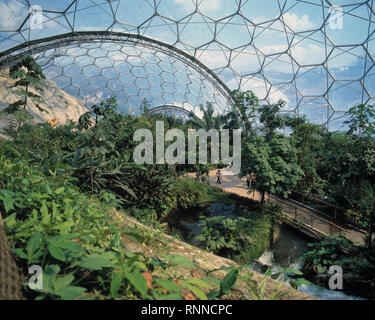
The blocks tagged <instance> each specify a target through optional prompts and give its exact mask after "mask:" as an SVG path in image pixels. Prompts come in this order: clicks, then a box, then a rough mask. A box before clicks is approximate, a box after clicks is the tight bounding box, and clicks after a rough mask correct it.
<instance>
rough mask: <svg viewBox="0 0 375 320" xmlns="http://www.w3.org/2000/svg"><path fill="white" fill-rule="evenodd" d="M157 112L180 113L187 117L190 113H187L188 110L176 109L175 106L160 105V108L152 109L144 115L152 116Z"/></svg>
mask: <svg viewBox="0 0 375 320" xmlns="http://www.w3.org/2000/svg"><path fill="white" fill-rule="evenodd" d="M158 112H181V113H183V114H185V115H186V116H189V114H190V112H191V111H188V110H186V109H184V108H182V107H177V106H175V105H171V104H165V105H161V106H157V107H155V108H152V109H150V110H148V111H147V112H145V113H147V114H153V113H158Z"/></svg>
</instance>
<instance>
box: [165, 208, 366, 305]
mask: <svg viewBox="0 0 375 320" xmlns="http://www.w3.org/2000/svg"><path fill="white" fill-rule="evenodd" d="M243 210H247V209H246V207H245V206H243V205H241V204H240V203H224V202H220V201H215V202H210V203H202V204H200V205H199V206H198V207H196V208H189V209H186V210H176V211H172V212H171V213H170V214H169V215H168V216H167V217H166V218H165V219H164V222H167V223H168V225H169V227H170V228H172V229H173V230H174V231H175V232H177V233H178V234H179V235H180V236H181V239H182V240H183V241H186V242H188V243H190V244H192V245H194V246H197V247H200V248H204V244H203V243H202V242H200V241H198V240H196V239H194V237H195V236H197V235H199V234H200V233H201V231H202V226H200V224H199V222H200V221H201V219H202V218H201V217H202V216H203V217H207V218H209V217H216V216H225V217H231V218H236V217H238V216H241V213H242V211H243ZM311 241H312V239H309V238H307V237H306V236H305V235H303V234H301V233H300V232H298V231H295V230H293V229H292V228H291V227H289V226H287V225H282V226H281V227H280V229H279V231H278V233H277V237H275V240H274V243H273V244H272V245H271V247H270V248H268V249H267V250H266V251H265V252H264V253H263V254H262V255H261V256H260V257H259V258H258V259H256V260H255V261H249V262H247V264H249V265H252V268H253V269H254V270H255V271H258V272H261V273H264V272H265V271H266V270H267V269H268V268H270V269H271V270H272V271H273V272H277V271H278V270H280V269H281V268H293V269H297V270H301V269H302V261H301V257H302V255H303V254H304V252H306V250H308V243H309V242H311ZM298 289H299V290H301V291H304V292H307V293H309V294H311V295H313V296H316V297H318V298H319V299H322V300H361V298H359V297H354V296H351V295H348V294H345V293H344V292H342V291H335V290H329V289H326V288H323V287H320V286H315V285H313V286H306V285H302V286H300V287H299V288H298Z"/></svg>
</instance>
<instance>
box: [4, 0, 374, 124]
mask: <svg viewBox="0 0 375 320" xmlns="http://www.w3.org/2000/svg"><path fill="white" fill-rule="evenodd" d="M374 26H375V24H374V5H373V0H371V1H370V0H368V1H354V0H352V1H350V0H335V1H334V0H306V1H304V0H267V1H252V0H108V1H104V0H74V1H73V0H60V1H48V0H5V1H3V2H1V3H0V66H3V67H4V66H6V65H9V64H10V63H11V62H12V61H14V60H15V59H17V58H19V57H20V56H22V55H24V54H33V55H35V56H36V57H37V62H38V63H39V64H41V65H42V66H43V69H44V72H45V74H46V76H47V77H48V78H50V79H52V80H54V81H55V82H56V83H57V85H58V86H59V87H60V88H61V89H63V90H65V91H66V92H68V93H69V94H71V95H73V96H76V97H78V98H80V99H81V100H82V101H83V102H84V103H85V104H87V105H90V104H93V103H95V102H97V101H98V100H99V99H104V98H106V97H108V96H111V95H116V96H117V98H118V101H119V104H120V107H121V111H123V112H129V113H134V114H139V112H140V105H141V103H142V101H143V99H147V100H148V101H150V102H151V105H152V106H153V107H158V108H161V109H162V108H163V106H169V107H170V106H175V107H176V110H179V108H180V109H185V110H189V111H190V110H191V111H194V112H196V113H199V104H205V103H206V101H210V102H212V103H213V106H214V107H215V109H216V110H217V112H222V111H225V110H228V109H229V108H230V106H231V99H230V91H231V90H234V89H240V90H253V91H254V92H255V94H257V95H258V97H259V98H260V99H261V100H262V102H267V103H271V102H274V101H277V100H279V99H284V100H286V101H287V106H286V108H285V110H284V111H288V112H297V113H299V114H306V115H307V117H308V118H309V119H310V121H312V122H314V123H318V124H322V125H327V126H328V127H329V129H340V128H341V127H342V122H343V115H344V112H345V111H347V110H348V109H349V108H350V107H351V106H353V105H357V104H360V103H370V104H372V103H374V96H375V85H374V81H373V79H374V71H375V69H374V68H373V66H374V54H375V51H374V50H375V46H374V44H375V42H374V41H375V39H374ZM168 110H169V111H170V110H173V108H172V109H171V108H169V109H168Z"/></svg>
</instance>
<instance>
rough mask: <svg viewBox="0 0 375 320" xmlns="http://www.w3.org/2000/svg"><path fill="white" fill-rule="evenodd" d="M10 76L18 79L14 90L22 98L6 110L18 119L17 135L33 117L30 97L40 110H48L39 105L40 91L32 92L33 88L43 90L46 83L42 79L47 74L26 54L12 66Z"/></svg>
mask: <svg viewBox="0 0 375 320" xmlns="http://www.w3.org/2000/svg"><path fill="white" fill-rule="evenodd" d="M9 76H10V77H11V78H12V79H14V80H16V82H15V84H14V85H13V87H14V88H17V89H16V90H15V91H14V92H15V94H16V95H18V96H19V97H20V99H19V100H17V101H15V102H13V103H11V104H10V105H9V106H8V107H7V108H6V109H5V110H4V112H5V113H8V114H13V115H14V117H15V119H16V120H17V121H18V125H17V128H15V133H16V136H17V134H18V131H19V129H20V127H21V125H22V123H23V122H25V121H26V120H28V119H31V118H32V116H31V115H30V113H29V111H28V110H27V107H28V102H29V99H30V100H32V101H33V102H35V106H36V107H37V109H38V110H39V111H41V112H46V110H44V109H43V108H41V107H40V106H39V103H40V102H41V101H42V99H41V96H40V95H39V94H38V93H34V92H31V89H33V90H34V91H35V92H42V91H43V86H44V85H43V82H42V79H45V76H44V75H43V72H42V69H41V68H40V66H39V65H38V64H37V63H36V62H35V60H34V59H33V58H32V57H31V56H25V57H23V58H22V59H21V60H20V61H18V62H17V63H16V64H14V65H13V66H11V67H10V69H9Z"/></svg>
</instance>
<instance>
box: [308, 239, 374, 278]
mask: <svg viewBox="0 0 375 320" xmlns="http://www.w3.org/2000/svg"><path fill="white" fill-rule="evenodd" d="M309 246H310V250H309V251H307V252H306V253H305V254H304V255H303V257H302V259H303V261H304V268H305V269H306V270H308V272H311V271H313V272H315V273H317V274H319V273H327V272H328V269H329V268H330V267H331V266H334V265H338V266H341V267H342V268H343V269H344V270H345V272H347V273H349V272H352V273H355V274H357V275H359V274H361V273H364V272H366V270H367V268H368V267H369V262H368V261H367V259H366V257H365V256H363V255H362V254H360V253H359V254H355V255H354V254H351V255H350V256H349V255H346V254H344V253H343V252H342V250H341V248H345V249H347V250H352V249H354V245H353V244H352V243H351V242H350V241H349V240H347V239H346V238H345V237H343V236H339V237H333V236H331V237H328V238H327V239H326V240H322V241H319V242H316V243H311V244H309Z"/></svg>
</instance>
